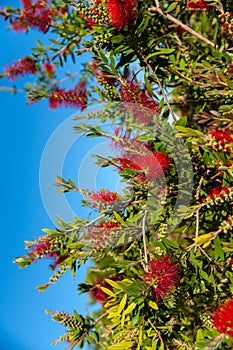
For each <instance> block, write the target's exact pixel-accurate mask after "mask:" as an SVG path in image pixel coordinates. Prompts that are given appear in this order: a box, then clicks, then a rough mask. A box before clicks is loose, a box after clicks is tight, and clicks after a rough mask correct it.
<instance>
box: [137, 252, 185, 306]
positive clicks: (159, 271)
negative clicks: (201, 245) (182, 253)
mask: <svg viewBox="0 0 233 350" xmlns="http://www.w3.org/2000/svg"><path fill="white" fill-rule="evenodd" d="M143 281H144V282H145V283H146V284H149V285H150V286H151V287H152V288H153V290H154V295H155V299H156V300H160V299H164V298H165V297H166V296H167V295H168V294H170V293H171V292H172V290H173V289H175V288H176V287H177V285H178V283H179V271H178V266H177V264H176V263H172V262H171V259H170V258H169V257H168V256H166V255H164V256H163V257H162V258H161V259H155V258H154V259H152V260H151V261H150V262H149V265H148V272H145V276H144V278H143Z"/></svg>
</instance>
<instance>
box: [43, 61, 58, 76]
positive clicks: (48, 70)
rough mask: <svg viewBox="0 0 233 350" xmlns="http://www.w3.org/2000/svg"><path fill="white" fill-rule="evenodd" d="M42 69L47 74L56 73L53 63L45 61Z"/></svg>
mask: <svg viewBox="0 0 233 350" xmlns="http://www.w3.org/2000/svg"><path fill="white" fill-rule="evenodd" d="M44 70H45V72H46V73H47V74H48V75H55V74H56V71H55V68H54V65H53V64H52V63H50V62H46V63H45V64H44Z"/></svg>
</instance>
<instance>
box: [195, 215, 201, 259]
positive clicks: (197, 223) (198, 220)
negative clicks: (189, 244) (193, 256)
mask: <svg viewBox="0 0 233 350" xmlns="http://www.w3.org/2000/svg"><path fill="white" fill-rule="evenodd" d="M200 209H201V208H198V209H197V211H196V230H195V238H197V237H198V234H199V227H200V213H199V212H200ZM194 251H195V253H196V251H197V246H195V248H194Z"/></svg>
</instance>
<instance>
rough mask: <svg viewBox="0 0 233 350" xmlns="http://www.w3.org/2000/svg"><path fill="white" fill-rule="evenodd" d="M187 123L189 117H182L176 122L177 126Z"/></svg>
mask: <svg viewBox="0 0 233 350" xmlns="http://www.w3.org/2000/svg"><path fill="white" fill-rule="evenodd" d="M186 124H187V117H182V118H180V119H179V120H178V121H177V122H176V124H175V126H184V127H185V126H186Z"/></svg>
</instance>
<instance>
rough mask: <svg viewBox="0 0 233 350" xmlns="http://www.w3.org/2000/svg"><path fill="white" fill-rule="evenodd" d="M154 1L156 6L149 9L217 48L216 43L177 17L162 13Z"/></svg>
mask: <svg viewBox="0 0 233 350" xmlns="http://www.w3.org/2000/svg"><path fill="white" fill-rule="evenodd" d="M155 3H156V7H154V6H152V7H150V8H149V10H150V11H152V12H157V13H159V14H160V15H162V16H163V17H165V18H167V19H168V20H169V21H171V22H173V23H175V24H177V25H178V26H180V27H181V28H183V29H184V30H185V31H186V32H188V33H190V34H192V35H193V36H195V37H196V38H197V39H199V40H201V41H203V42H205V43H206V44H207V45H210V46H212V47H214V48H217V45H216V44H215V43H213V42H212V41H210V40H209V39H207V38H205V37H204V36H203V35H201V34H199V33H198V32H196V31H195V30H193V29H192V28H190V27H188V26H186V24H184V23H182V22H181V21H179V20H178V19H177V18H175V17H173V16H172V15H170V14H169V13H164V12H163V11H162V10H161V8H160V7H159V6H158V5H157V1H156V0H155Z"/></svg>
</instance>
